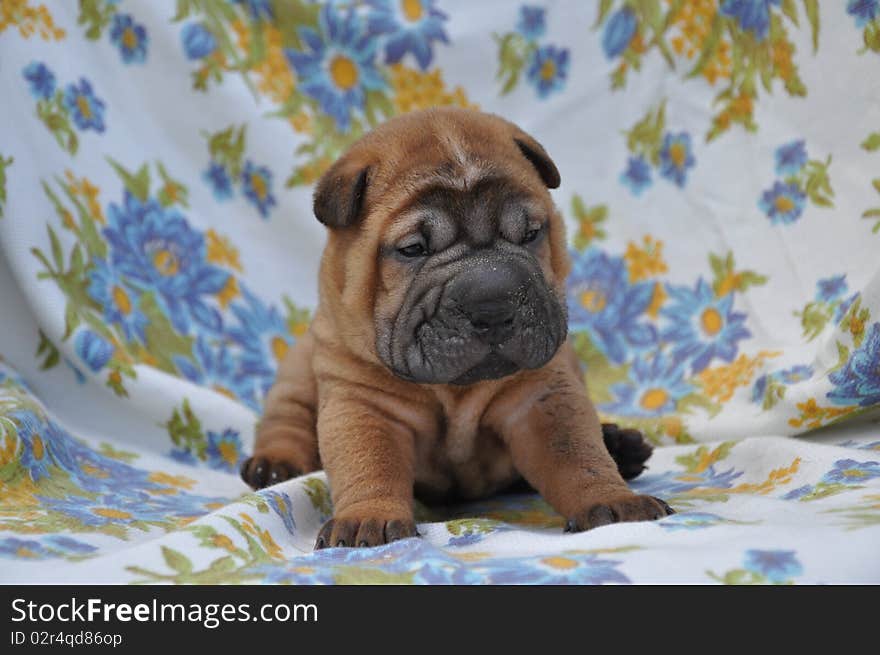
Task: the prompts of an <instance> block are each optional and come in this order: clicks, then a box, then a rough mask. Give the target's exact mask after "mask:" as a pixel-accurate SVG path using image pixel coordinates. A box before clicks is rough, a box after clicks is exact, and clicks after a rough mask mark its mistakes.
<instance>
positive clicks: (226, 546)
mask: <svg viewBox="0 0 880 655" xmlns="http://www.w3.org/2000/svg"><path fill="white" fill-rule="evenodd" d="M211 543H212V544H213V545H214V546H216V547H217V548H222V549H223V550H225V551H228V552H230V553H235V552H237V551H238V548H236V547H235V543H234V542H233V541H232V539H230V538H229V537H227V536H226V535H225V534H215V535H214V536H213V537H211Z"/></svg>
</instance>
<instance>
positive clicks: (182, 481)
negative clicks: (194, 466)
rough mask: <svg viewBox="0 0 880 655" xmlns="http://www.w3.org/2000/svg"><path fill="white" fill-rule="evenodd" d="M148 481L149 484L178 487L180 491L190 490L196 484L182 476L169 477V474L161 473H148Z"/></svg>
mask: <svg viewBox="0 0 880 655" xmlns="http://www.w3.org/2000/svg"><path fill="white" fill-rule="evenodd" d="M149 479H150V482H155V483H157V484H167V485H170V486H172V487H180V488H181V489H192V488H193V485H195V483H196V481H195V480H193V479H192V478H188V477H186V476H184V475H171V474H170V473H162V472H161V471H154V472H152V473H150V476H149Z"/></svg>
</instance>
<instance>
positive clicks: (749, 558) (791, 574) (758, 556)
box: [743, 550, 804, 584]
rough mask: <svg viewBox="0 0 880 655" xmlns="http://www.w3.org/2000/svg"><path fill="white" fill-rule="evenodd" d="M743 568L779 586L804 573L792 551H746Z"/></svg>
mask: <svg viewBox="0 0 880 655" xmlns="http://www.w3.org/2000/svg"><path fill="white" fill-rule="evenodd" d="M743 568H745V569H746V570H747V571H751V572H752V573H757V574H759V575H763V576H764V577H765V578H767V579H768V580H769V581H770V582H773V583H775V584H780V583H784V582H788V581H790V580H791V579H792V578H795V577H797V576H799V575H801V573H803V572H804V568H803V566H801V563H800V562H798V560H797V557H795V552H794V551H793V550H747V551H746V555H745V561H744V563H743Z"/></svg>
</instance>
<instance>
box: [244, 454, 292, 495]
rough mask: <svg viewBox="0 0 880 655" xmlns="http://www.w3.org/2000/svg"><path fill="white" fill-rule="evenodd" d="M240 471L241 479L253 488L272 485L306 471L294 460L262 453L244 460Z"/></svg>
mask: <svg viewBox="0 0 880 655" xmlns="http://www.w3.org/2000/svg"><path fill="white" fill-rule="evenodd" d="M239 472H240V473H241V479H242V480H244V481H245V483H246V484H247V485H248V486H250V487H251V488H252V489H262V488H263V487H271V486H272V485H273V484H278V483H279V482H284V481H285V480H289V479H290V478H295V477H297V476H298V475H302V474H303V473H304V471H303V470H302V469H300V468H299V466H297V465H296V464H294V463H293V462H290V461H284V460H279V459H277V458H274V457H262V456H260V455H254V456H253V457H248V458H247V459H246V460H244V462H242V464H241V469H240V471H239Z"/></svg>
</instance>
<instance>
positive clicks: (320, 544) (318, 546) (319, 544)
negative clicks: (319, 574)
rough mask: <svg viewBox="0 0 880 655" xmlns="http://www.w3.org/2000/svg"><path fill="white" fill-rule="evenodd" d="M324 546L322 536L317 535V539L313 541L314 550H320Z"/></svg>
mask: <svg viewBox="0 0 880 655" xmlns="http://www.w3.org/2000/svg"><path fill="white" fill-rule="evenodd" d="M324 546H326V544H325V542H324V537H318V540H317V541H316V542H315V550H321V549H322V548H324Z"/></svg>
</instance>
